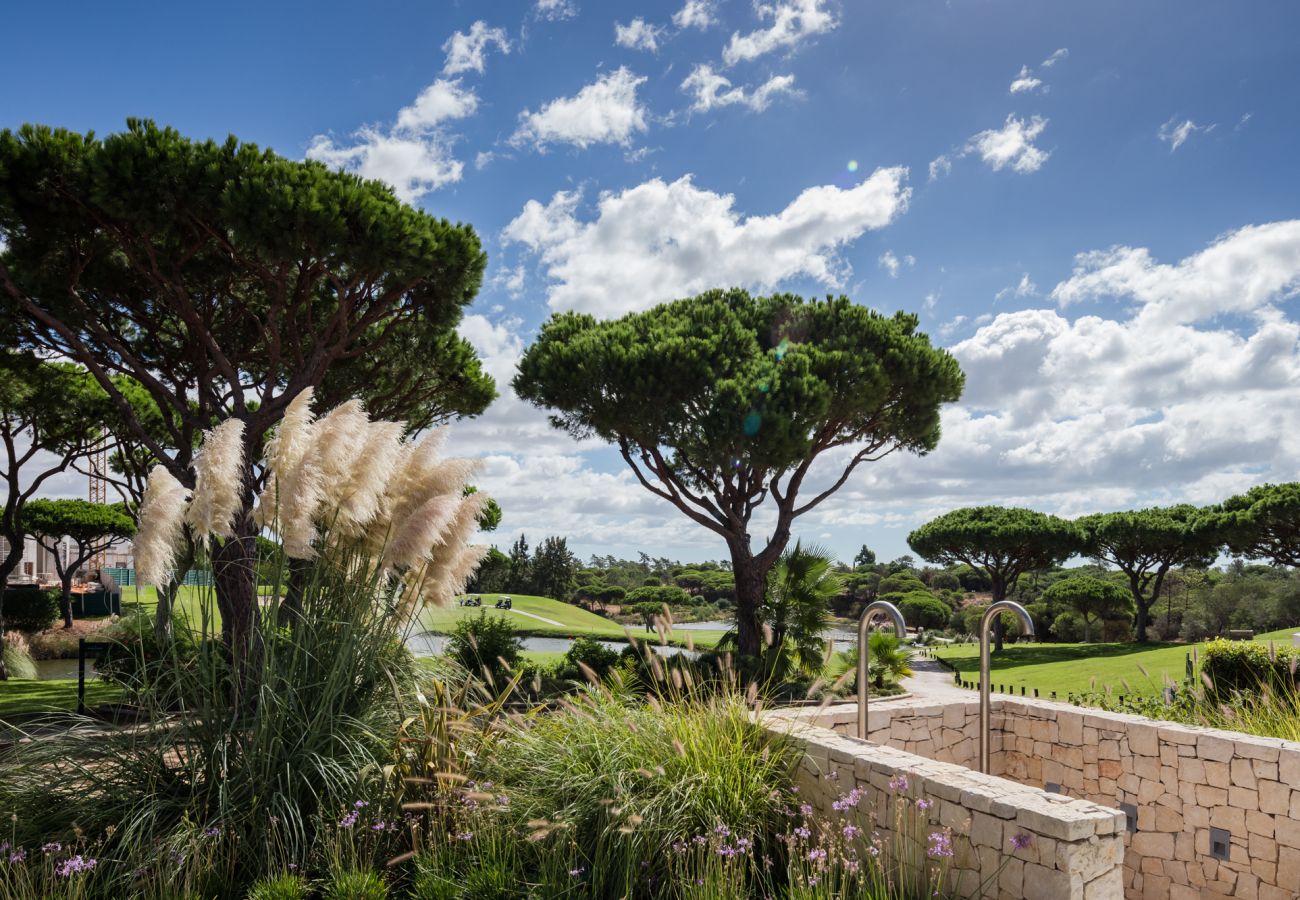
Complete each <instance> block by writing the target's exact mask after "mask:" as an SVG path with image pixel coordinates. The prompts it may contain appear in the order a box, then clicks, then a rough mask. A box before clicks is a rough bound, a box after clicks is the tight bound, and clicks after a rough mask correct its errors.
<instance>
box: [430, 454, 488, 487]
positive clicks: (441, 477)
mask: <svg viewBox="0 0 1300 900" xmlns="http://www.w3.org/2000/svg"><path fill="white" fill-rule="evenodd" d="M482 467H483V460H481V459H445V460H443V461H442V462H441V463H439V464H438V465H436V466H434V467H433V468H432V469H430V470H428V471H427V472H426V473H425V476H424V488H423V490H424V493H425V494H426V495H429V494H452V493H459V492H460V491H461V489H463V488H464V487H465V482H467V481H469V479H470V478H471V477H472V476H473V475H474V473H475V472H477V471H478V470H479V469H481V468H482Z"/></svg>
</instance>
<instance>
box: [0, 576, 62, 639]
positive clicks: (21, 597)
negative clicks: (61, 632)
mask: <svg viewBox="0 0 1300 900" xmlns="http://www.w3.org/2000/svg"><path fill="white" fill-rule="evenodd" d="M4 611H5V628H12V629H13V630H15V631H44V630H45V629H47V628H49V627H50V626H51V625H53V624H54V623H55V621H57V620H58V618H59V592H58V591H43V590H41V589H40V588H39V587H37V586H36V585H34V584H23V585H19V586H17V587H11V588H7V589H5V592H4Z"/></svg>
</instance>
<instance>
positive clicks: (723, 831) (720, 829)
mask: <svg viewBox="0 0 1300 900" xmlns="http://www.w3.org/2000/svg"><path fill="white" fill-rule="evenodd" d="M713 833H714V834H720V835H722V836H723V837H730V836H731V829H730V828H728V827H727V826H726V825H718V826H717V827H715V828H714V829H713Z"/></svg>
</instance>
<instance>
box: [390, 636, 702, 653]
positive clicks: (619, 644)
mask: <svg viewBox="0 0 1300 900" xmlns="http://www.w3.org/2000/svg"><path fill="white" fill-rule="evenodd" d="M447 640H448V638H447V635H445V634H433V633H432V632H427V631H426V632H421V633H420V634H414V635H411V636H410V637H409V638H407V639H406V646H407V648H408V649H409V650H410V651H411V652H412V653H414V654H415V655H416V656H438V655H439V654H441V653H442V652H443V651H445V650H446V649H447ZM522 640H523V645H524V649H525V650H533V651H537V652H540V653H566V652H568V649H569V648H570V647H572V646H573V639H572V638H560V637H536V636H534V637H526V638H523V639H522ZM601 643H602V644H604V645H605V646H606V647H608V648H609V649H611V650H618V651H622V649H623V648H624V647H626V646H627V643H626V642H625V641H601ZM652 646H653V647H654V648H655V652H656V653H658V654H659V655H660V656H676V655H677V654H679V653H686V654H688V655H698V654H697V653H696V652H695V651H693V650H687V649H686V648H685V647H671V646H661V645H659V644H652Z"/></svg>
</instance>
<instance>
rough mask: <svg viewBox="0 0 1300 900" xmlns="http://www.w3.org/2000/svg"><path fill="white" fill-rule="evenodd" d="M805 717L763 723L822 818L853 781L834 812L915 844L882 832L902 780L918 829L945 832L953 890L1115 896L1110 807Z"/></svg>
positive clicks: (1017, 897)
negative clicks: (795, 767) (1022, 842)
mask: <svg viewBox="0 0 1300 900" xmlns="http://www.w3.org/2000/svg"><path fill="white" fill-rule="evenodd" d="M806 718H807V717H806V716H790V717H784V718H783V717H773V718H771V719H769V721H768V722H767V725H768V727H769V728H773V729H775V730H779V731H781V732H783V733H786V734H788V735H790V737H791V739H792V740H794V741H796V742H797V743H798V744H799V745H800V746H801V747H802V749H803V751H804V757H803V763H802V765H801V768H800V772H799V779H798V780H799V786H800V792H801V795H802V796H803V797H804V798H805V800H806V801H807V802H809V803H811V804H812V805H813V807H814V808H815V809H816V810H817V811H818V812H819V813H820V814H822V815H826V816H830V815H831V814H832V804H833V803H834V802H835V801H836V800H837V799H838V798H841V797H843V796H844V795H845V794H846V793H847V792H849V791H851V790H852V789H853V788H855V787H856V788H858V789H859V790H861V791H862V792H863V794H864V795H865V799H864V801H863V802H862V803H861V804H860V805H859V806H857V807H855V808H853V809H851V810H849V811H848V812H847V813H846V812H844V811H840V812H838V813H836V815H849V816H854V817H857V823H856V824H858V827H860V828H862V829H864V831H866V832H867V833H871V832H872V831H875V832H877V833H881V834H882V835H885V836H886V838H887V839H893V840H900V841H908V840H924V839H925V836H924V835H916V834H911V835H892V834H891V830H892V828H893V827H894V817H893V810H894V804H895V803H896V802H897V800H898V785H899V781H898V778H899V776H904V777H905V778H906V780H907V788H906V790H907V793H908V794H909V796H912V797H914V798H923V799H925V801H926V803H927V804H928V806H927V808H926V809H925V810H924V812H923V813H921V814H920V815H923V816H925V817H928V818H927V819H926V820H925V824H924V826H923V827H924V828H926V829H928V830H929V831H931V832H935V831H946V832H948V833H949V834H950V835H951V841H952V849H953V856H952V857H951V859H950V860H949V865H950V867H951V868H950V870H949V871H950V875H949V878H950V880H949V885H950V886H952V887H954V888H956V890H957V892H958V894H959V895H960V896H976V895H977V891H978V889H979V887H980V886H981V885H984V890H985V892H986V893H985V894H984V896H988V897H999V898H1006V900H1119V898H1120V897H1122V896H1123V874H1122V872H1123V870H1122V860H1123V853H1124V846H1123V838H1122V834H1123V828H1124V816H1123V814H1122V813H1120V812H1118V811H1117V810H1113V809H1106V808H1104V807H1101V806H1099V805H1097V804H1094V803H1090V802H1087V801H1084V800H1077V799H1070V798H1068V797H1062V796H1053V795H1051V794H1046V793H1044V792H1043V791H1041V790H1038V789H1036V788H1034V787H1031V786H1027V785H1021V784H1016V783H1014V782H1011V781H1007V780H1005V779H1002V778H997V777H993V776H989V775H982V774H980V773H978V772H974V771H971V770H970V769H967V768H965V767H963V766H960V765H956V764H953V763H946V762H938V761H932V760H928V759H925V758H923V757H920V756H917V755H916V754H913V753H908V752H906V751H904V750H899V749H895V748H893V747H887V746H881V745H878V744H871V743H864V742H862V741H859V740H856V739H855V738H851V737H847V736H845V735H843V734H840V733H836V732H835V731H832V730H830V729H829V728H822V727H819V726H817V725H812V724H808V723H807V721H806ZM939 718H940V719H941V718H942V716H941V715H940V716H939ZM801 719H803V720H804V721H801ZM841 724H842V723H841ZM891 783H892V784H891ZM1021 835H1027V836H1028V845H1027V846H1025V847H1023V848H1019V849H1017V848H1016V847H1015V846H1013V845H1012V843H1011V838H1012V837H1013V836H1021Z"/></svg>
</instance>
